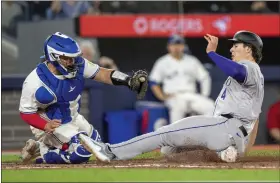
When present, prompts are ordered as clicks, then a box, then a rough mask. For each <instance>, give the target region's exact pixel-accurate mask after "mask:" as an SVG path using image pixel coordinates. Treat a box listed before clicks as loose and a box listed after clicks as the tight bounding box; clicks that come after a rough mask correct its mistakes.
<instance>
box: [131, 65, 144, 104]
mask: <svg viewBox="0 0 280 183" xmlns="http://www.w3.org/2000/svg"><path fill="white" fill-rule="evenodd" d="M129 86H130V89H131V90H133V91H136V92H137V99H138V100H140V99H143V98H144V97H145V94H146V92H147V88H148V73H147V72H146V71H143V70H139V71H136V72H134V73H133V75H132V77H131V79H130V82H129Z"/></svg>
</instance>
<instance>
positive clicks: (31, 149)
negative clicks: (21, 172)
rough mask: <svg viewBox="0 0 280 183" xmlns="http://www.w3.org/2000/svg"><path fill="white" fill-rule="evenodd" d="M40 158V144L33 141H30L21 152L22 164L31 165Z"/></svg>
mask: <svg viewBox="0 0 280 183" xmlns="http://www.w3.org/2000/svg"><path fill="white" fill-rule="evenodd" d="M38 156H40V144H39V143H38V142H36V141H35V140H33V139H29V140H28V141H27V142H26V144H25V146H24V147H23V149H22V150H21V160H22V162H23V163H29V162H30V161H31V160H33V159H34V158H37V157H38Z"/></svg>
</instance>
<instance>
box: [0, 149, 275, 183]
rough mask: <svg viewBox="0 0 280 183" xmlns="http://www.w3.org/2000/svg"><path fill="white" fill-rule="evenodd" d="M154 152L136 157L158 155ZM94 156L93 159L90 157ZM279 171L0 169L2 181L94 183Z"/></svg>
mask: <svg viewBox="0 0 280 183" xmlns="http://www.w3.org/2000/svg"><path fill="white" fill-rule="evenodd" d="M249 155H250V156H280V152H279V151H278V150H255V151H252V152H250V153H249ZM159 157H161V154H160V152H158V151H154V152H150V153H145V154H143V155H139V156H137V157H136V159H146V158H159ZM92 159H94V158H92ZM19 161H20V159H19V156H18V155H2V162H19ZM279 177H280V176H279V171H278V170H267V169H266V170H260V169H258V170H249V169H171V168H170V169H168V168H165V169H156V168H151V169H137V168H130V169H129V168H125V169H115V168H94V169H93V168H80V169H32V170H26V169H25V170H2V181H3V182H23V181H24V182H42V181H43V182H93V181H99V182H100V181H206V180H208V181H209V180H212V181H226V180H231V181H238V180H239V181H242V180H244V181H248V180H250V181H254V180H258V181H279Z"/></svg>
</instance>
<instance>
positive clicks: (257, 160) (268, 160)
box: [2, 150, 280, 169]
mask: <svg viewBox="0 0 280 183" xmlns="http://www.w3.org/2000/svg"><path fill="white" fill-rule="evenodd" d="M279 158H280V157H275V156H271V157H270V156H249V157H244V158H240V159H238V160H237V162H235V163H224V162H221V161H220V160H219V159H218V157H217V156H216V155H215V154H213V152H210V151H205V150H194V151H188V152H182V153H178V154H176V155H173V156H168V157H162V158H158V159H135V160H126V161H112V162H111V163H102V162H98V161H91V162H89V163H87V164H79V165H58V164H56V165H49V164H28V165H24V164H21V163H2V169H56V168H211V169H221V168H222V169H279V168H280V162H279Z"/></svg>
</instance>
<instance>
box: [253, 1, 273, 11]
mask: <svg viewBox="0 0 280 183" xmlns="http://www.w3.org/2000/svg"><path fill="white" fill-rule="evenodd" d="M251 11H252V12H254V13H272V11H271V10H270V9H269V8H268V7H267V4H266V2H265V1H254V2H252V4H251Z"/></svg>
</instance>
